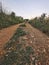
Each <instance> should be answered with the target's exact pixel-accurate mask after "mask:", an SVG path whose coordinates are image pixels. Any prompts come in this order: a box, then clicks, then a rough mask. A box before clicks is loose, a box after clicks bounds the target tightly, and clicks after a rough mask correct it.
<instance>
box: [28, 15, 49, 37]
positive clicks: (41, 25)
mask: <svg viewBox="0 0 49 65" xmlns="http://www.w3.org/2000/svg"><path fill="white" fill-rule="evenodd" d="M29 23H30V24H31V25H32V26H34V27H35V28H37V29H39V30H41V31H42V32H44V33H46V34H47V35H48V36H49V17H46V14H42V15H41V17H39V18H38V17H36V18H34V19H32V20H30V21H29Z"/></svg>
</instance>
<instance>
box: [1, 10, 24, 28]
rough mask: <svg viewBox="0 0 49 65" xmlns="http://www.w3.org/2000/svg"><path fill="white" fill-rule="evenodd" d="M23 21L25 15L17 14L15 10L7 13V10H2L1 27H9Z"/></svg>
mask: <svg viewBox="0 0 49 65" xmlns="http://www.w3.org/2000/svg"><path fill="white" fill-rule="evenodd" d="M22 22H23V17H21V16H16V15H15V13H14V12H11V13H10V14H6V13H5V12H3V11H2V12H0V29H2V28H6V27H9V26H11V25H15V24H19V23H22Z"/></svg>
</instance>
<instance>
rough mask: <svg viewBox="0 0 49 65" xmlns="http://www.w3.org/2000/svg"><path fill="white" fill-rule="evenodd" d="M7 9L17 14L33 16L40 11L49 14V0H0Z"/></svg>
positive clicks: (24, 16)
mask: <svg viewBox="0 0 49 65" xmlns="http://www.w3.org/2000/svg"><path fill="white" fill-rule="evenodd" d="M0 2H2V5H3V7H4V8H5V9H6V10H8V11H14V12H15V13H16V15H17V16H22V17H23V18H29V19H30V18H34V17H36V16H40V15H41V14H42V13H47V14H48V15H49V0H0Z"/></svg>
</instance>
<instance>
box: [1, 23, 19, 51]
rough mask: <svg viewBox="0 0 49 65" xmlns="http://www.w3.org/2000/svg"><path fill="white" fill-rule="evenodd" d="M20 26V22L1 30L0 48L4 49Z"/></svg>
mask: <svg viewBox="0 0 49 65" xmlns="http://www.w3.org/2000/svg"><path fill="white" fill-rule="evenodd" d="M18 26H19V24H18V25H13V26H11V27H8V28H5V29H3V30H0V50H2V49H3V46H4V45H5V43H6V42H7V41H8V40H9V39H10V38H11V37H12V36H13V34H14V33H15V30H16V29H17V28H18Z"/></svg>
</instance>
